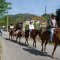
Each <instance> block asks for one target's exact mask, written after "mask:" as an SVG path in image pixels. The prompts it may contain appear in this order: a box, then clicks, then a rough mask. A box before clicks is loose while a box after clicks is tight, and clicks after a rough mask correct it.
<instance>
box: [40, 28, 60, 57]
mask: <svg viewBox="0 0 60 60" xmlns="http://www.w3.org/2000/svg"><path fill="white" fill-rule="evenodd" d="M41 31H42V30H40V32H39V37H40V38H41V41H42V43H41V45H42V50H41V51H43V50H44V51H46V45H47V43H48V41H49V38H50V31H48V30H46V31H44V32H43V33H41ZM53 43H54V49H53V52H52V57H53V55H54V52H55V50H56V48H57V45H58V44H60V28H56V29H55V33H54V35H53ZM43 45H44V48H43Z"/></svg>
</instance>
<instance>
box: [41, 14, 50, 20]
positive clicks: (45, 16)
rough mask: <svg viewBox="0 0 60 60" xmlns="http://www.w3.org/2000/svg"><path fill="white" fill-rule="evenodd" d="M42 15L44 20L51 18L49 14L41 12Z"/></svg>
mask: <svg viewBox="0 0 60 60" xmlns="http://www.w3.org/2000/svg"><path fill="white" fill-rule="evenodd" d="M42 16H43V17H44V18H45V20H48V19H50V18H51V15H50V14H43V15H42Z"/></svg>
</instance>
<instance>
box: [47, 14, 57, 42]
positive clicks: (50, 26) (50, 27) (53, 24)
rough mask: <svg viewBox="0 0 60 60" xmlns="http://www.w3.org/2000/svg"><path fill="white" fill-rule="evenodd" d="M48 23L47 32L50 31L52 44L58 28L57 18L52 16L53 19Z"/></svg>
mask: <svg viewBox="0 0 60 60" xmlns="http://www.w3.org/2000/svg"><path fill="white" fill-rule="evenodd" d="M47 23H48V25H47V30H49V31H50V42H52V40H53V34H54V31H55V29H56V28H57V22H56V16H55V15H53V14H52V15H51V19H49V20H48V21H47Z"/></svg>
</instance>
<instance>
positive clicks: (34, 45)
mask: <svg viewBox="0 0 60 60" xmlns="http://www.w3.org/2000/svg"><path fill="white" fill-rule="evenodd" d="M33 40H34V41H33V47H35V48H36V40H35V38H34V39H33Z"/></svg>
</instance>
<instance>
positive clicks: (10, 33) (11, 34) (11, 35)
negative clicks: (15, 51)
mask: <svg viewBox="0 0 60 60" xmlns="http://www.w3.org/2000/svg"><path fill="white" fill-rule="evenodd" d="M13 35H14V30H12V29H11V30H10V31H9V39H11V40H13Z"/></svg>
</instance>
